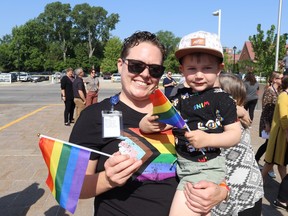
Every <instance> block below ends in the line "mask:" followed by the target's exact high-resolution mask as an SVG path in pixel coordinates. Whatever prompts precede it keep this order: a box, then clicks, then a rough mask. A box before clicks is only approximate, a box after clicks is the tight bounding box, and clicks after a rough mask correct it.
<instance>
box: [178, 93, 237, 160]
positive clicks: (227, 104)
mask: <svg viewBox="0 0 288 216" xmlns="http://www.w3.org/2000/svg"><path fill="white" fill-rule="evenodd" d="M172 101H173V105H174V106H175V107H176V109H177V110H178V111H179V112H180V114H181V116H182V117H183V119H184V120H185V121H186V123H187V125H188V126H189V128H190V130H196V129H200V130H202V131H205V132H207V133H222V132H223V131H224V126H225V125H229V124H232V123H235V122H236V121H237V112H236V104H235V101H234V100H233V98H232V97H231V96H230V95H229V94H227V93H226V92H224V91H223V90H222V89H221V88H211V89H208V90H205V91H202V92H197V93H193V92H192V89H191V88H182V89H179V90H178V94H177V95H176V96H175V97H174V98H173V99H172ZM185 131H187V130H186V129H178V128H175V129H173V133H174V135H175V136H176V137H177V138H178V141H177V145H176V149H177V152H178V153H179V154H180V155H181V156H183V157H185V158H187V159H189V158H190V156H197V155H201V154H202V153H201V152H200V151H199V150H197V149H195V148H194V147H193V146H191V145H189V143H188V141H187V139H186V138H185V137H184V133H185ZM206 151H207V152H208V153H209V152H211V153H212V152H219V149H217V148H207V149H206Z"/></svg>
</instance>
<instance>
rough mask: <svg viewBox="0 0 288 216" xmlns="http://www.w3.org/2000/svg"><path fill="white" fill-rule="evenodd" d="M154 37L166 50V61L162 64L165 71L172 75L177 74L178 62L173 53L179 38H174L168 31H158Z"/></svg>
mask: <svg viewBox="0 0 288 216" xmlns="http://www.w3.org/2000/svg"><path fill="white" fill-rule="evenodd" d="M156 35H157V37H158V38H159V40H160V41H161V43H162V44H163V45H164V46H165V48H166V60H165V62H164V66H165V67H166V71H172V72H173V73H175V72H176V73H178V72H179V69H178V68H179V62H178V60H177V59H176V57H175V54H174V53H175V50H176V47H177V45H178V43H179V42H180V39H181V38H179V37H175V35H174V34H173V33H172V32H169V31H159V32H157V33H156Z"/></svg>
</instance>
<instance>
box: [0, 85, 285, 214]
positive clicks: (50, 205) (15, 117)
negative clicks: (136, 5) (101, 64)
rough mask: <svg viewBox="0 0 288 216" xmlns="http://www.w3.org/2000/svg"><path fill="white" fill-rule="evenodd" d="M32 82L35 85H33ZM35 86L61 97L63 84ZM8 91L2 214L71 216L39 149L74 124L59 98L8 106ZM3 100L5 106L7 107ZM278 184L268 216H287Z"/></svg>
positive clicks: (2, 117)
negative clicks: (43, 140)
mask: <svg viewBox="0 0 288 216" xmlns="http://www.w3.org/2000/svg"><path fill="white" fill-rule="evenodd" d="M32 84H35V83H30V84H28V85H32ZM15 85H19V86H20V87H19V88H20V89H21V85H25V83H22V84H21V83H20V84H15ZM35 85H38V86H39V88H44V85H47V86H49V89H51V92H53V94H54V93H55V94H57V95H58V94H59V85H58V84H55V83H54V84H52V83H51V82H41V83H36V84H35ZM100 85H101V91H102V92H103V93H104V92H105V91H108V90H111V89H112V90H113V91H116V92H118V91H119V89H120V83H113V84H112V83H111V82H110V81H101V82H100ZM41 86H42V87H41ZM8 88H9V86H7V85H5V86H3V85H0V140H1V141H0V148H1V151H0V167H1V172H0V215H3V216H4V215H5V216H6V215H7V216H10V215H11V216H15V215H19V216H20V215H21V216H22V215H27V216H30V215H31V216H34V215H35V216H39V215H46V216H55V215H57V216H58V215H59V216H62V215H65V216H66V215H71V214H70V213H69V212H66V211H65V210H63V209H62V208H60V207H59V206H58V205H57V202H56V201H55V200H54V198H53V197H52V195H51V194H50V191H49V190H48V188H47V186H46V184H45V180H46V177H47V168H46V165H45V163H44V160H43V158H42V155H41V152H40V150H39V147H38V137H37V134H38V133H42V134H44V135H47V136H51V137H55V138H58V139H61V140H68V138H69V134H70V132H71V129H72V127H73V125H72V126H71V127H65V126H64V124H63V111H64V105H63V103H62V102H61V101H60V100H59V97H58V96H57V99H55V101H54V102H53V101H49V102H48V103H45V101H44V100H41V103H40V102H39V103H37V102H35V101H37V100H38V99H37V100H35V101H33V102H31V103H30V102H29V101H28V102H26V103H25V101H23V102H21V103H9V102H8V101H9V98H6V99H7V100H6V99H5V96H3V95H2V96H1V92H4V91H7V89H8ZM111 92H112V91H111ZM51 94H52V93H51ZM103 95H104V94H102V93H101V92H100V100H101V99H103ZM11 97H12V96H11ZM4 99H5V101H6V102H5V103H4V102H3V103H2V101H4ZM14 99H15V98H14ZM15 100H17V99H15ZM260 109H261V108H260V106H257V110H256V111H255V120H254V122H253V125H252V128H251V137H252V146H253V148H254V150H255V151H256V150H257V149H258V147H259V146H260V145H261V144H262V143H263V141H264V140H262V139H261V138H259V137H258V123H259V117H260V112H261V110H260ZM275 170H276V169H275ZM276 174H278V172H276ZM279 182H280V179H279V174H278V175H277V178H276V179H272V178H269V179H268V181H267V184H266V185H265V198H264V199H263V211H262V215H263V216H284V215H288V214H287V212H285V211H282V210H277V209H275V208H274V207H273V205H272V204H271V203H272V201H273V200H274V199H275V198H276V194H277V190H278V187H279ZM74 215H79V216H80V215H81V216H84V215H85V216H86V215H93V199H90V200H80V202H79V204H78V207H77V210H76V212H75V214H74Z"/></svg>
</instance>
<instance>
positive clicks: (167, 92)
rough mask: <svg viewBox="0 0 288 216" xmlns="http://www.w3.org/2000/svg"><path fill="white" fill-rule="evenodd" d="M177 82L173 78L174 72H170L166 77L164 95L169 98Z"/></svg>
mask: <svg viewBox="0 0 288 216" xmlns="http://www.w3.org/2000/svg"><path fill="white" fill-rule="evenodd" d="M176 85H177V82H176V81H175V80H174V79H173V78H172V72H171V71H168V72H167V74H166V77H165V78H164V79H163V86H164V94H165V96H166V97H167V98H168V97H169V96H170V94H171V91H172V89H173V88H174V86H176Z"/></svg>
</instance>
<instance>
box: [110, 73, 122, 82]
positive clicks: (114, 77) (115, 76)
mask: <svg viewBox="0 0 288 216" xmlns="http://www.w3.org/2000/svg"><path fill="white" fill-rule="evenodd" d="M111 80H112V82H121V74H120V73H114V74H112V76H111Z"/></svg>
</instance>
